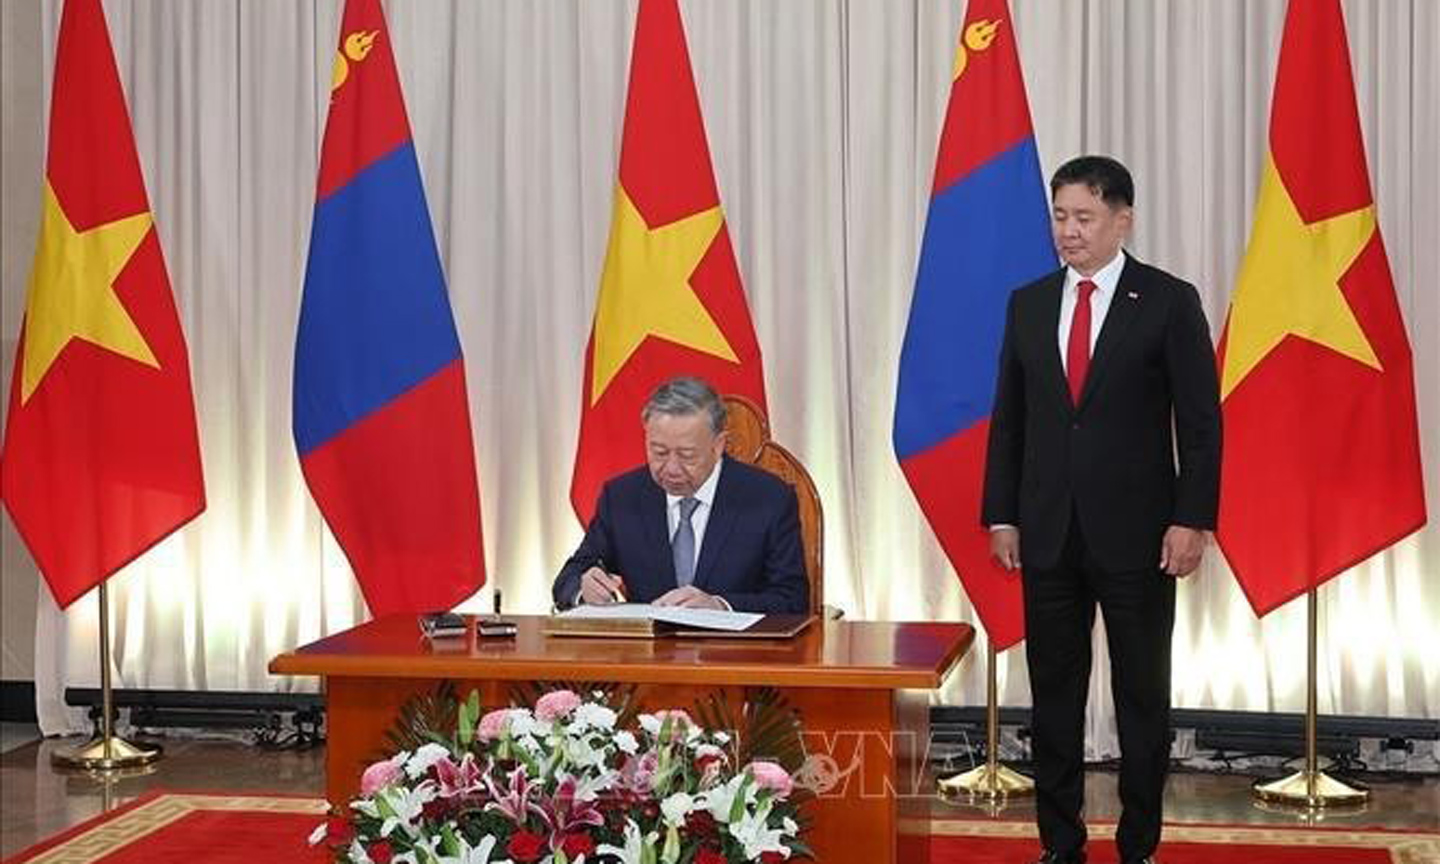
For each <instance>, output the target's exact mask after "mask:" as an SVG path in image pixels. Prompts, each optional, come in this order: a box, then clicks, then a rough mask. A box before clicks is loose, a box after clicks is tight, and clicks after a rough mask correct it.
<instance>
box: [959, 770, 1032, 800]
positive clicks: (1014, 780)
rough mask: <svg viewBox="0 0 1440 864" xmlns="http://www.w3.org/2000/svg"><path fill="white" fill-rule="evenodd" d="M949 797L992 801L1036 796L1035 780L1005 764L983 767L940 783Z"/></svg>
mask: <svg viewBox="0 0 1440 864" xmlns="http://www.w3.org/2000/svg"><path fill="white" fill-rule="evenodd" d="M936 785H937V786H938V787H939V789H940V795H941V796H942V797H945V798H970V799H972V800H973V799H977V798H984V799H987V800H990V801H994V800H996V799H1005V798H1011V797H1020V796H1024V795H1033V794H1034V793H1035V781H1034V780H1031V779H1030V778H1029V777H1026V776H1025V775H1024V774H1021V773H1020V772H1019V771H1012V770H1010V769H1009V768H1006V767H1005V766H1004V765H989V764H986V765H981V766H979V767H978V768H971V769H970V770H969V771H966V772H964V773H963V774H956V775H955V776H954V777H947V778H945V779H944V780H941V781H940V782H939V783H938V784H936Z"/></svg>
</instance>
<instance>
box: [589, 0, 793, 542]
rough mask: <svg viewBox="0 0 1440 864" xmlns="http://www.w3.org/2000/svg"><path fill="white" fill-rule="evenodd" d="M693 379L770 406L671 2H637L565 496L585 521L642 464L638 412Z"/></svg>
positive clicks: (676, 13)
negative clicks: (608, 485)
mask: <svg viewBox="0 0 1440 864" xmlns="http://www.w3.org/2000/svg"><path fill="white" fill-rule="evenodd" d="M676 375H694V376H697V377H700V378H703V379H705V380H706V381H708V382H709V383H710V384H711V386H713V387H715V389H716V390H718V391H719V392H720V393H721V394H738V395H741V396H746V397H748V398H749V399H750V400H751V401H753V402H755V403H756V404H757V405H758V406H760V409H761V410H762V411H763V410H765V382H764V375H763V370H762V369H761V365H760V346H759V344H758V343H757V342H756V341H755V330H754V327H753V326H752V325H751V323H750V311H749V309H748V308H746V305H745V291H744V288H743V286H742V285H741V284H740V273H739V270H738V269H737V268H736V266H735V253H734V251H733V250H732V249H731V247H730V235H729V233H728V232H727V231H726V230H725V216H724V213H722V212H721V209H720V196H719V193H718V192H717V191H716V189H715V173H714V171H713V170H711V167H710V148H709V146H708V145H707V144H706V142H705V124H704V121H703V120H702V119H701V116H700V100H699V98H698V96H697V95H696V92H695V79H694V77H693V76H692V75H691V72H690V55H689V52H688V50H687V49H686V47H685V29H684V26H683V24H682V23H681V21H680V10H679V8H678V7H677V6H676V2H675V0H640V8H639V12H638V14H637V17H636V20H635V43H634V47H633V49H632V52H631V58H630V90H629V94H628V97H627V99H626V102H625V128H624V132H623V134H622V136H621V142H620V177H619V180H618V182H616V184H615V203H614V208H613V211H612V214H611V222H610V245H609V248H608V250H607V251H606V253H605V269H604V271H603V272H602V274H601V276H600V292H599V295H598V297H597V298H596V300H595V322H594V325H593V328H592V330H591V333H590V342H589V344H588V345H587V346H586V348H585V381H584V390H585V395H584V404H583V405H582V407H581V417H580V443H579V446H578V448H577V449H576V454H575V474H574V477H573V479H572V481H571V484H570V502H571V504H572V505H573V506H574V508H575V512H576V513H577V514H578V515H579V516H580V519H581V521H583V522H587V523H588V522H589V521H590V516H591V514H592V513H593V511H594V508H595V498H596V496H597V495H598V494H599V492H600V486H601V485H602V484H603V483H604V482H605V481H606V480H608V479H609V478H610V477H612V476H614V475H616V474H619V473H620V472H622V471H625V470H627V469H630V468H634V467H635V466H637V465H639V464H641V463H642V462H644V461H645V446H644V436H643V434H642V431H641V427H640V409H641V407H642V406H643V405H644V403H645V399H646V397H648V396H649V395H650V393H651V391H653V390H654V389H655V387H657V386H658V385H659V384H661V383H662V382H664V381H665V380H666V379H669V378H671V377H674V376H676Z"/></svg>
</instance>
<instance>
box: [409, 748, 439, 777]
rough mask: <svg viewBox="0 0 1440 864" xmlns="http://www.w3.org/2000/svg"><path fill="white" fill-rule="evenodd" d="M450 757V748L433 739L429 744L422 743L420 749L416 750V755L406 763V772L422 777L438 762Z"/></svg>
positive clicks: (412, 775)
mask: <svg viewBox="0 0 1440 864" xmlns="http://www.w3.org/2000/svg"><path fill="white" fill-rule="evenodd" d="M449 758H450V750H449V748H447V747H445V746H443V745H441V744H436V743H435V742H433V741H432V742H430V743H429V744H424V745H421V747H420V749H418V750H416V751H415V755H413V756H411V757H410V759H409V761H407V762H406V763H405V773H406V774H409V775H410V776H411V778H415V777H422V776H424V774H425V772H426V771H429V770H430V769H431V768H432V767H433V766H434V765H435V763H436V762H439V761H440V760H442V759H449Z"/></svg>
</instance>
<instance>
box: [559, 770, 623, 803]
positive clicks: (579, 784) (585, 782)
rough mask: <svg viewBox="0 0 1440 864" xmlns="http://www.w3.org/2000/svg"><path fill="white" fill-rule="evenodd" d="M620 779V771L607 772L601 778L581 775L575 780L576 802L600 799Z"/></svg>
mask: <svg viewBox="0 0 1440 864" xmlns="http://www.w3.org/2000/svg"><path fill="white" fill-rule="evenodd" d="M559 779H564V778H559ZM619 779H620V772H619V771H606V772H604V773H603V774H600V775H599V776H589V775H579V776H577V777H576V778H575V800H576V801H594V800H595V799H596V798H598V797H600V793H601V792H604V791H606V790H608V789H610V788H611V787H613V786H614V785H615V783H616V781H618V780H619Z"/></svg>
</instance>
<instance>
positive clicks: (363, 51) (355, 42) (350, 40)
mask: <svg viewBox="0 0 1440 864" xmlns="http://www.w3.org/2000/svg"><path fill="white" fill-rule="evenodd" d="M379 34H380V31H379V30H370V31H368V32H367V31H365V30H357V31H355V32H354V33H351V34H350V35H348V36H346V37H345V42H344V47H343V48H341V49H340V50H339V51H336V52H335V68H334V70H333V71H332V72H331V75H330V92H331V93H334V92H335V91H336V90H339V89H340V85H342V84H344V83H345V79H346V78H349V77H350V64H351V63H358V62H360V61H361V60H364V59H365V55H367V54H369V53H370V49H371V48H372V47H374V45H375V37H376V36H378V35H379Z"/></svg>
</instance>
